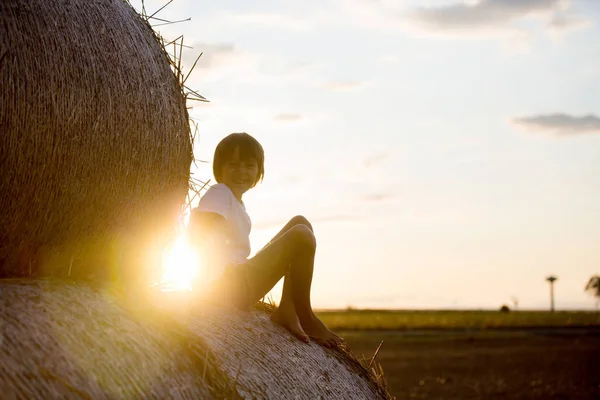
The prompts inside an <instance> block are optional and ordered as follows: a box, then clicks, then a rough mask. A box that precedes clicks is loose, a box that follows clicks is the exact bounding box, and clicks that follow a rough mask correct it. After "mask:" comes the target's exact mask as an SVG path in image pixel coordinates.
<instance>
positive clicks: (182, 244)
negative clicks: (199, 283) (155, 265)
mask: <svg viewBox="0 0 600 400" xmlns="http://www.w3.org/2000/svg"><path fill="white" fill-rule="evenodd" d="M200 267H201V266H200V258H199V257H198V254H197V252H196V251H194V249H193V248H192V247H191V246H189V245H188V243H187V241H186V240H185V238H184V237H180V238H178V239H177V241H176V242H175V244H174V245H173V247H171V248H170V249H169V250H167V251H166V252H165V255H164V258H163V272H162V276H161V282H160V286H161V289H162V290H163V291H191V290H192V286H193V285H192V282H193V281H194V280H195V279H196V278H197V277H198V275H199V274H200Z"/></svg>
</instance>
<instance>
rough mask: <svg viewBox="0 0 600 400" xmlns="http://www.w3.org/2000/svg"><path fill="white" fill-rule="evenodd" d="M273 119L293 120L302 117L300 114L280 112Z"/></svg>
mask: <svg viewBox="0 0 600 400" xmlns="http://www.w3.org/2000/svg"><path fill="white" fill-rule="evenodd" d="M273 119H274V120H275V121H278V122H295V121H300V120H303V119H304V117H303V116H302V115H300V114H294V113H281V114H277V115H276V116H275V117H274V118H273Z"/></svg>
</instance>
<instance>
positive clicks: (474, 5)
mask: <svg viewBox="0 0 600 400" xmlns="http://www.w3.org/2000/svg"><path fill="white" fill-rule="evenodd" d="M570 4H571V1H570V0H480V1H475V2H473V1H471V2H455V3H452V4H449V5H445V6H440V7H419V8H414V9H412V10H410V11H409V12H408V14H407V15H408V21H409V22H410V23H411V24H412V26H413V28H416V29H417V30H420V31H421V32H424V33H429V34H441V35H443V36H459V37H461V36H462V37H472V38H481V37H490V36H492V37H510V38H511V39H512V40H513V41H514V40H515V38H516V39H518V40H523V41H528V40H531V38H530V36H531V30H532V29H533V28H532V27H531V26H529V27H528V28H525V25H523V24H520V25H519V24H518V22H521V20H523V19H526V18H542V19H544V20H545V21H546V24H545V26H544V28H545V29H547V30H552V31H555V32H556V31H565V30H567V29H571V28H576V27H581V26H583V25H585V24H586V21H585V20H584V19H583V18H580V17H577V16H574V15H570V14H567V10H568V9H569V7H570ZM513 44H514V43H513Z"/></svg>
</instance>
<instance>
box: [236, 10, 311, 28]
mask: <svg viewBox="0 0 600 400" xmlns="http://www.w3.org/2000/svg"><path fill="white" fill-rule="evenodd" d="M230 18H231V19H232V20H234V21H235V22H236V23H243V24H252V25H258V26H261V27H264V28H281V29H286V30H297V31H309V30H311V29H313V28H314V27H315V24H314V21H311V20H310V19H306V18H298V17H297V16H296V17H293V16H291V15H286V14H283V13H275V12H249V13H242V14H232V15H231V16H230Z"/></svg>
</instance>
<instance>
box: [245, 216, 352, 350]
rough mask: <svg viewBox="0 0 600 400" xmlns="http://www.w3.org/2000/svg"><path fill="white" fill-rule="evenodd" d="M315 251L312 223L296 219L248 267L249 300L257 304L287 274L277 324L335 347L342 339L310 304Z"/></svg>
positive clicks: (275, 314) (274, 318)
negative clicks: (249, 275)
mask: <svg viewBox="0 0 600 400" xmlns="http://www.w3.org/2000/svg"><path fill="white" fill-rule="evenodd" d="M298 222H306V223H298ZM315 250H316V242H315V238H314V234H313V233H312V227H311V226H310V224H309V223H308V221H306V219H305V218H303V217H295V218H293V219H292V220H291V221H290V222H289V223H288V224H287V225H286V226H285V227H284V228H283V229H282V230H281V231H280V232H279V233H278V234H277V235H276V236H275V238H274V239H273V240H272V241H271V242H270V243H269V244H268V245H267V246H265V247H264V248H263V249H262V250H261V251H259V252H258V253H257V254H256V255H255V256H254V257H253V258H252V259H251V260H249V262H248V264H249V265H248V266H247V267H248V268H249V269H250V274H251V276H252V277H253V278H252V285H251V288H250V295H249V298H248V301H249V304H253V303H254V302H255V301H257V300H258V299H260V298H261V297H263V296H264V295H265V294H266V293H268V292H269V290H271V288H272V287H273V286H274V285H275V284H276V283H277V282H278V281H279V280H280V279H281V277H282V276H283V275H284V274H285V281H284V285H283V293H282V297H281V302H280V305H279V308H278V309H277V311H275V312H274V313H273V316H272V319H273V321H274V322H277V323H279V324H281V325H283V326H284V327H285V328H287V329H288V330H290V331H291V332H292V333H294V334H295V335H296V336H297V337H299V338H300V339H302V340H304V339H305V337H306V334H308V335H309V336H311V337H313V338H314V339H315V340H316V341H318V342H319V343H321V344H323V345H325V346H334V345H336V344H337V343H339V342H341V340H342V339H341V338H340V337H339V336H337V335H336V334H334V333H333V332H331V331H330V330H329V329H327V327H326V326H325V325H324V324H323V322H321V320H319V319H318V318H317V316H316V315H315V314H314V312H313V311H312V307H311V304H310V287H311V283H312V275H313V267H314V255H315ZM298 322H300V324H299V323H298ZM304 332H306V334H305V333H304Z"/></svg>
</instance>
